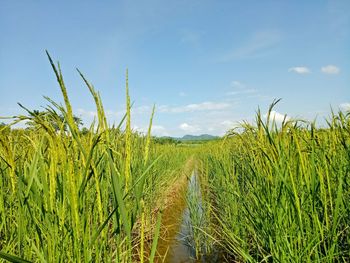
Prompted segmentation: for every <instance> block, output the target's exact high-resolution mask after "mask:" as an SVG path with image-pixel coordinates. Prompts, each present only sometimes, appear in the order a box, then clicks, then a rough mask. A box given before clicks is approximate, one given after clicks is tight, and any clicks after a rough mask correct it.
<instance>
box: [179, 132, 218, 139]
mask: <svg viewBox="0 0 350 263" xmlns="http://www.w3.org/2000/svg"><path fill="white" fill-rule="evenodd" d="M217 138H219V137H217V136H213V135H210V134H201V135H185V136H183V137H182V138H177V139H178V140H180V141H209V140H215V139H217Z"/></svg>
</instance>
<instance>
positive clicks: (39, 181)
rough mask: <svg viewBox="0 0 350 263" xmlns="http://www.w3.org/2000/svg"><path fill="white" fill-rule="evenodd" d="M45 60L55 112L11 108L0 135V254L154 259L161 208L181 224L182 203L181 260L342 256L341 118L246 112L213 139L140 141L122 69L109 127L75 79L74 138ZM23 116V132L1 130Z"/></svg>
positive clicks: (347, 235) (349, 232) (346, 232)
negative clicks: (81, 119)
mask: <svg viewBox="0 0 350 263" xmlns="http://www.w3.org/2000/svg"><path fill="white" fill-rule="evenodd" d="M48 58H49V61H50V64H51V66H52V69H53V72H54V75H55V77H56V79H57V82H58V87H59V88H60V90H61V93H62V98H63V101H64V104H59V103H57V102H55V101H53V100H51V99H50V98H46V100H47V107H46V109H45V112H38V111H33V110H30V109H27V108H26V107H25V106H23V105H20V106H21V107H22V108H23V109H24V110H25V112H26V114H24V115H21V116H15V117H13V118H12V119H11V123H10V124H8V125H3V126H1V128H0V189H1V190H0V218H1V223H0V258H2V259H4V260H7V261H10V262H154V261H156V262H163V259H164V260H165V259H166V258H167V257H166V254H167V253H168V249H164V247H166V243H164V240H163V239H164V236H167V235H168V236H169V234H167V233H166V232H167V226H168V227H169V226H170V225H171V224H173V221H171V220H170V221H169V213H171V211H175V212H173V213H175V217H177V218H181V217H182V212H183V209H184V207H187V209H188V213H187V216H188V219H189V220H188V222H189V224H190V228H189V229H190V230H189V234H188V239H187V240H188V241H189V245H190V247H191V248H192V249H193V251H194V253H192V254H191V257H193V259H190V258H188V262H195V261H194V260H202V261H206V262H349V261H350V228H349V227H350V206H349V203H350V188H349V185H350V114H349V112H339V113H332V115H331V116H330V117H329V118H328V119H327V126H326V127H324V128H319V126H318V125H317V123H313V122H306V121H302V120H286V119H285V121H284V122H283V123H282V124H277V123H276V122H275V121H274V119H273V118H270V117H268V118H267V119H266V120H265V119H263V118H262V115H261V113H260V112H259V111H258V112H257V114H256V121H255V123H254V124H248V123H244V124H242V127H241V128H240V130H239V131H238V130H230V131H228V133H227V135H226V136H225V137H223V138H221V139H218V140H215V141H211V142H207V143H201V144H200V145H196V146H193V147H192V146H191V147H189V146H188V145H187V146H186V145H177V144H173V143H172V142H171V141H170V142H167V143H160V142H159V140H157V139H155V138H153V137H152V136H151V131H152V120H153V116H154V110H153V113H152V114H151V116H149V129H148V132H147V134H140V133H137V132H135V131H133V130H132V129H131V121H132V120H131V111H132V106H131V103H130V96H129V88H128V76H127V73H126V87H125V90H126V95H125V100H126V114H125V116H124V117H123V118H122V119H121V120H120V123H119V124H118V125H115V126H113V127H110V126H108V123H107V118H106V115H105V113H104V108H103V103H102V101H101V98H100V95H99V93H98V92H97V91H96V90H95V89H94V87H93V86H92V85H91V83H90V82H89V81H88V80H87V79H86V78H85V76H84V75H83V74H82V73H81V72H78V74H80V76H81V78H82V81H83V82H85V84H86V86H87V89H86V92H87V93H88V92H89V93H90V95H91V96H92V98H93V99H94V101H95V106H96V110H97V112H98V114H97V119H96V121H95V122H94V123H92V125H91V126H90V128H89V129H86V130H85V131H82V130H81V129H80V128H79V125H78V124H77V122H76V119H75V116H74V114H73V112H74V110H73V108H72V106H71V103H70V100H69V95H68V92H69V89H68V88H67V87H66V86H65V83H64V79H63V76H62V73H61V69H60V66H59V65H56V64H55V63H54V62H53V61H52V59H51V58H50V56H49V55H48ZM276 103H277V101H275V102H273V103H272V105H271V107H270V109H269V112H271V111H272V109H273V107H274V106H275V104H276ZM24 121H26V122H28V123H30V128H28V129H14V128H12V129H11V126H12V125H13V124H15V123H18V122H24ZM189 160H191V161H190V162H189ZM193 174H195V175H196V179H193V178H194V177H192V176H191V175H193ZM186 178H187V179H186ZM193 180H195V181H193ZM179 189H185V190H181V191H180V190H179ZM176 192H178V193H182V194H180V195H182V196H180V197H179V195H176V194H172V193H176ZM186 192H187V194H186ZM179 198H184V199H183V200H184V201H183V202H185V205H181V206H183V208H181V209H178V210H179V211H178V210H176V209H173V208H172V206H171V205H172V204H177V203H179V204H180V203H181V202H178V201H177V200H178V199H179ZM163 211H165V213H163ZM169 211H170V212H169ZM166 222H167V223H166ZM160 244H161V245H160ZM160 246H161V247H162V249H160ZM173 258H175V259H176V256H173ZM165 261H167V260H165ZM169 262H174V261H169Z"/></svg>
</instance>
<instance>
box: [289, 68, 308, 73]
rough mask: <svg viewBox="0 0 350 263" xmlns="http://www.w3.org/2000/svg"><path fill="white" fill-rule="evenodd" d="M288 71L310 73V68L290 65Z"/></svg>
mask: <svg viewBox="0 0 350 263" xmlns="http://www.w3.org/2000/svg"><path fill="white" fill-rule="evenodd" d="M288 71H289V72H295V73H298V74H308V73H311V70H310V69H309V68H307V67H292V68H289V69H288Z"/></svg>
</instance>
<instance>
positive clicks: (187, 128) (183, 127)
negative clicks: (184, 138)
mask: <svg viewBox="0 0 350 263" xmlns="http://www.w3.org/2000/svg"><path fill="white" fill-rule="evenodd" d="M179 128H180V129H181V130H183V131H185V132H191V133H193V132H199V131H200V130H201V128H199V127H198V126H196V125H190V124H188V123H186V122H184V123H181V124H180V126H179Z"/></svg>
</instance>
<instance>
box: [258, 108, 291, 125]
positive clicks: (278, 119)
mask: <svg viewBox="0 0 350 263" xmlns="http://www.w3.org/2000/svg"><path fill="white" fill-rule="evenodd" d="M263 117H264V118H265V119H266V118H267V113H266V114H264V116H263ZM284 119H285V120H289V119H290V118H289V117H288V116H286V115H283V114H281V113H279V112H277V111H274V110H273V111H271V113H270V120H275V121H276V122H277V123H281V122H282V121H283V120H284Z"/></svg>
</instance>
